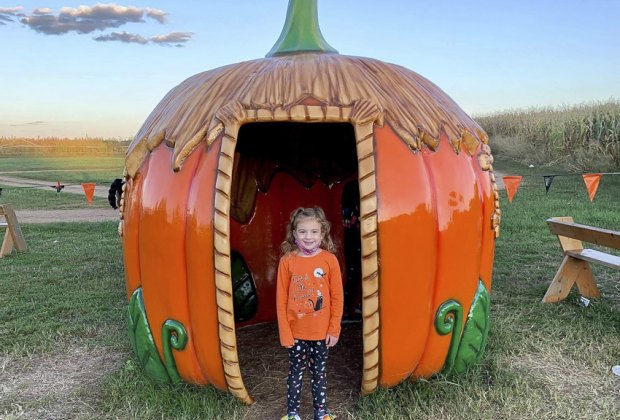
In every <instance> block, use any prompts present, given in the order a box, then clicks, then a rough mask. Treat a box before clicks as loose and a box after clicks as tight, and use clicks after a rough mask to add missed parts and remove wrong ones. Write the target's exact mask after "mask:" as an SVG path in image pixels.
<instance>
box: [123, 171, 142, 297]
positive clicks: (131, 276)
mask: <svg viewBox="0 0 620 420" xmlns="http://www.w3.org/2000/svg"><path fill="white" fill-rule="evenodd" d="M142 166H143V170H142V176H141V177H139V178H135V179H128V180H127V181H126V183H125V191H123V196H125V194H126V188H127V187H126V186H127V185H128V183H131V190H130V193H129V197H128V198H129V200H126V199H125V198H124V197H123V198H122V201H123V214H122V220H121V223H122V233H123V236H122V244H123V257H124V263H125V289H126V293H127V300H128V301H129V300H130V299H131V296H132V295H133V292H134V291H135V290H136V289H137V288H138V287H140V286H141V284H142V271H141V270H140V217H141V214H142V192H143V188H144V182H143V180H144V177H145V176H146V174H147V173H148V168H149V160H146V161H145V162H144V164H143V165H142ZM130 243H132V245H130ZM130 250H133V251H130Z"/></svg>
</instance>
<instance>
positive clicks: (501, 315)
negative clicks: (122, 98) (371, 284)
mask: <svg viewBox="0 0 620 420" xmlns="http://www.w3.org/2000/svg"><path fill="white" fill-rule="evenodd" d="M495 167H496V168H497V169H499V170H503V171H504V172H506V173H508V174H510V175H525V177H524V181H523V184H522V185H521V187H520V189H519V191H518V192H517V194H516V196H515V199H514V201H513V203H512V204H508V202H507V200H506V196H505V193H504V192H501V205H502V211H503V220H502V233H501V237H500V238H499V239H498V240H497V243H496V258H495V269H494V283H493V288H492V291H491V330H490V336H489V341H488V347H487V351H486V353H485V356H484V358H483V360H482V362H481V363H480V365H478V366H476V367H474V368H472V369H470V370H469V371H468V372H466V373H465V374H464V375H461V376H458V377H449V378H445V377H438V378H435V379H432V380H429V381H419V382H415V383H404V384H402V385H400V386H398V387H396V388H394V389H390V390H380V391H379V392H377V393H375V394H373V395H371V396H369V397H365V398H362V399H360V400H359V402H358V403H357V405H356V406H355V407H353V408H352V409H351V410H350V411H348V412H340V413H337V414H339V415H340V418H345V419H346V418H359V419H375V418H388V419H397V418H411V419H414V418H415V419H438V418H441V419H481V418H482V419H513V418H519V419H526V418H527V419H540V418H553V419H555V418H562V419H573V418H601V419H603V418H604V419H612V418H618V413H619V410H620V378H617V377H614V376H613V375H612V373H611V367H612V366H613V365H617V364H620V273H619V272H618V271H614V270H611V269H606V268H601V267H595V269H594V270H595V276H596V278H597V280H598V281H599V284H600V287H601V292H602V298H601V299H596V300H593V301H592V303H591V304H590V305H589V306H588V307H584V306H582V305H580V304H579V300H578V294H577V293H576V292H575V291H573V292H572V293H571V294H570V295H569V298H568V299H567V300H566V301H565V302H562V303H559V304H541V303H540V300H541V299H542V296H543V295H544V292H545V290H546V288H547V286H548V284H549V281H550V280H551V278H552V277H553V275H554V273H555V271H556V270H557V268H558V266H559V264H560V261H561V259H562V258H561V253H560V248H559V245H558V243H557V240H556V238H555V237H554V236H552V235H551V234H550V233H549V232H548V229H547V227H546V224H545V219H547V218H548V217H551V216H561V215H571V216H573V217H574V218H575V220H576V221H578V222H582V223H586V224H588V223H589V224H594V225H597V226H603V227H607V228H610V229H616V230H620V212H619V211H618V209H619V208H620V176H604V177H603V179H602V181H601V185H600V187H599V191H598V194H597V196H596V199H595V201H594V202H593V203H590V202H589V200H588V199H587V193H586V191H585V186H584V183H583V180H582V179H581V177H579V176H564V177H557V178H556V180H555V181H554V183H553V186H552V187H551V189H550V191H549V192H548V193H547V194H546V193H545V189H544V184H543V182H542V175H545V174H548V173H549V169H548V168H528V167H527V166H524V165H521V164H517V163H514V162H508V161H501V160H499V161H497V162H496V163H495ZM553 173H556V172H555V171H554V172H553ZM23 231H24V234H25V236H26V240H27V242H28V246H29V250H28V251H27V252H26V253H20V254H12V255H10V256H8V257H6V258H3V259H0V358H1V360H0V384H2V392H1V393H0V417H3V416H4V417H6V418H14V417H19V416H24V417H26V418H136V419H137V418H140V419H161V418H166V419H168V418H175V419H190V418H222V419H224V418H237V419H241V418H253V417H252V408H251V407H249V408H248V407H245V406H242V405H240V404H238V403H237V402H236V401H235V400H234V399H233V398H231V397H230V396H229V395H228V394H224V393H221V392H219V391H216V390H214V389H212V388H210V387H207V388H198V387H193V386H182V387H178V388H177V387H172V386H165V387H160V386H157V385H154V384H153V383H152V382H151V381H150V380H148V379H147V378H145V376H144V375H143V373H142V371H141V370H140V368H139V367H138V365H137V363H136V362H135V359H134V358H133V356H132V355H131V353H130V346H129V340H128V338H127V333H126V319H125V311H126V296H125V291H124V280H123V277H124V274H123V266H122V253H121V249H120V241H119V238H118V235H117V233H116V223H114V222H106V223H88V224H50V225H26V226H23Z"/></svg>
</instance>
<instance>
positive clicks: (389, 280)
mask: <svg viewBox="0 0 620 420" xmlns="http://www.w3.org/2000/svg"><path fill="white" fill-rule="evenodd" d="M487 142H488V140H487V136H486V135H485V133H484V132H483V131H482V129H481V128H480V126H479V125H478V124H477V123H476V122H474V121H473V120H472V119H471V118H470V117H469V116H467V115H466V114H465V112H464V111H463V110H461V108H459V107H458V106H457V105H456V104H455V103H454V101H453V100H452V99H450V98H449V97H448V96H447V95H446V94H445V93H444V92H443V91H441V90H440V89H439V88H438V87H437V86H435V85H434V84H433V83H431V82H430V81H428V80H427V79H425V78H423V77H421V76H420V75H418V74H416V73H414V72H413V71H410V70H407V69H405V68H403V67H400V66H397V65H394V64H388V63H384V62H381V61H378V60H374V59H370V58H361V57H350V56H345V55H340V54H338V52H337V51H335V50H334V49H333V48H332V47H331V46H330V45H329V44H327V42H326V41H325V40H324V39H323V37H322V35H321V32H320V30H319V28H318V19H317V6H316V0H291V1H290V3H289V9H288V13H287V19H286V23H285V27H284V29H283V32H282V35H281V36H280V39H279V40H278V42H277V43H276V45H275V46H274V47H273V49H272V50H271V51H270V52H269V54H268V55H267V57H266V58H263V59H257V60H252V61H248V62H242V63H238V64H232V65H228V66H225V67H221V68H217V69H214V70H210V71H206V72H204V73H200V74H197V75H195V76H193V77H190V78H189V79H187V80H185V81H184V82H182V83H181V84H180V85H179V86H177V87H175V88H174V89H172V90H171V91H170V92H169V93H168V94H167V95H166V96H165V97H164V98H163V99H162V101H161V102H160V103H159V104H158V105H157V107H156V108H155V110H154V111H153V112H152V113H151V114H150V116H149V117H148V119H147V120H146V122H145V123H144V125H143V126H142V128H141V129H140V130H139V132H138V134H137V135H136V137H135V138H134V140H133V142H132V143H131V145H130V147H129V149H128V152H127V156H126V170H125V184H124V187H123V194H122V200H121V223H120V226H119V232H120V234H121V235H122V245H123V253H124V261H125V272H126V284H127V296H128V299H129V324H130V338H131V341H132V345H133V347H134V350H135V351H136V353H137V356H138V359H139V360H140V362H141V365H142V366H143V367H144V369H145V371H146V372H147V373H148V374H149V375H150V376H152V377H153V378H154V379H155V380H157V381H160V382H179V381H185V382H188V383H194V384H211V385H213V386H215V387H217V388H219V389H224V390H226V389H227V390H229V391H230V392H231V393H232V394H234V395H235V396H236V397H238V398H239V399H241V400H242V401H244V402H248V403H250V402H252V397H251V396H250V395H249V393H248V391H247V389H246V387H245V386H244V381H243V374H244V372H243V370H242V369H241V367H240V364H239V358H238V347H237V336H236V335H237V329H238V328H240V327H243V326H248V325H253V324H258V323H265V322H274V321H275V319H276V313H275V290H276V288H275V284H276V268H277V261H278V258H279V256H280V255H279V244H280V242H281V241H282V240H283V238H284V234H285V226H286V223H287V222H288V218H289V214H290V212H291V211H292V210H293V209H294V208H296V207H298V206H313V205H318V206H321V207H323V208H324V210H325V212H326V214H327V216H328V219H329V220H330V221H331V222H332V225H333V229H332V234H333V236H334V239H335V243H336V245H337V246H338V249H339V252H338V257H339V259H340V262H341V264H342V269H343V273H344V272H348V271H347V270H349V271H351V272H353V273H356V272H357V273H359V274H358V275H357V278H355V277H351V276H346V275H345V276H343V278H345V279H346V281H347V282H357V283H358V286H359V289H360V290H361V298H360V305H361V323H362V327H361V328H362V332H363V334H361V337H362V338H361V340H363V343H362V345H361V348H362V349H363V350H362V351H363V355H360V357H363V362H362V368H363V372H362V373H361V378H362V379H361V392H362V394H369V393H372V392H373V391H374V390H376V388H377V387H378V386H383V387H392V386H394V385H396V384H398V383H400V382H402V381H403V380H405V379H407V378H413V379H415V378H422V377H430V376H432V375H434V374H436V373H440V372H444V373H458V372H461V371H463V370H464V369H465V368H466V366H468V365H470V364H472V363H475V362H477V361H478V360H479V359H480V357H481V356H482V353H483V351H484V348H485V344H486V339H487V335H488V325H489V324H488V319H489V295H488V293H489V290H490V287H491V271H492V265H493V252H494V242H495V238H496V237H497V235H498V232H499V219H500V211H499V208H498V193H497V187H496V185H495V179H494V176H493V168H492V165H491V163H492V157H491V154H490V149H489V146H488V145H487ZM352 209H353V210H352ZM343 211H345V212H352V214H353V213H355V212H357V213H355V214H354V218H357V219H358V220H359V232H358V234H357V235H353V236H357V237H356V238H355V237H354V238H353V239H351V235H346V232H345V231H346V230H347V227H346V226H345V223H343ZM348 222H350V220H348ZM353 248H359V250H360V253H359V256H358V257H356V258H355V259H351V258H346V257H345V256H346V255H355V250H354V249H353ZM347 277H348V279H347ZM349 286H350V285H349ZM346 287H347V285H345V288H346Z"/></svg>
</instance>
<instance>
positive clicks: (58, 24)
mask: <svg viewBox="0 0 620 420" xmlns="http://www.w3.org/2000/svg"><path fill="white" fill-rule="evenodd" d="M52 13H53V11H52V10H51V9H49V8H37V9H35V10H34V12H33V13H32V14H31V15H29V16H24V17H23V18H22V19H21V22H22V23H23V24H25V25H27V26H29V27H30V28H31V29H33V30H35V31H37V32H39V33H43V34H46V35H61V34H66V33H68V32H77V33H80V34H87V33H91V32H94V31H103V30H105V29H110V28H118V27H120V26H123V25H125V24H127V23H143V22H145V20H144V18H145V17H148V18H151V19H154V20H156V21H158V22H160V23H163V22H164V18H165V16H166V12H164V11H162V10H158V9H152V8H139V7H134V6H119V5H117V4H114V3H108V4H103V3H99V4H96V5H94V6H79V7H77V8H74V7H63V8H62V9H60V12H59V13H58V15H53V14H52Z"/></svg>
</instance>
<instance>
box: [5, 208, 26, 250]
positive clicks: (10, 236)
mask: <svg viewBox="0 0 620 420" xmlns="http://www.w3.org/2000/svg"><path fill="white" fill-rule="evenodd" d="M0 216H4V219H5V222H1V221H0V227H4V228H6V232H5V233H4V240H3V241H2V247H0V258H2V257H4V256H5V255H8V254H10V253H11V252H13V248H15V249H17V250H18V251H25V250H26V248H27V247H26V240H25V239H24V235H23V234H22V229H21V227H20V226H19V222H18V221H17V216H16V215H15V210H13V206H12V205H10V204H2V205H0Z"/></svg>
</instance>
